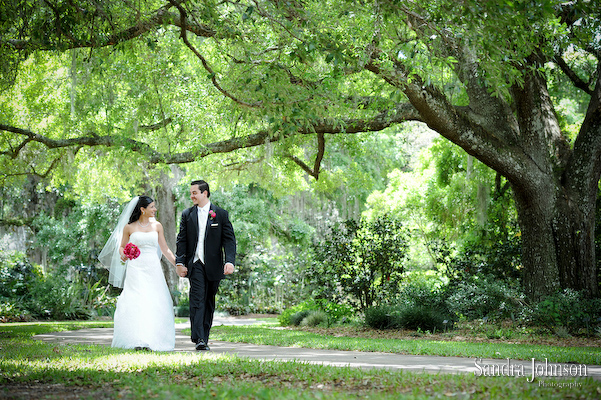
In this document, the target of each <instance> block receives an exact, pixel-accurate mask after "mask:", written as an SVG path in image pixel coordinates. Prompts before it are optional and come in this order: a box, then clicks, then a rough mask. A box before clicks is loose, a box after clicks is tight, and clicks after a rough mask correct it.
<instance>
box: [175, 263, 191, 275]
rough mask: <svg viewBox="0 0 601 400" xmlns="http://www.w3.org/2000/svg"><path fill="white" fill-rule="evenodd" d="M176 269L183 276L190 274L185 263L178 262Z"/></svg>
mask: <svg viewBox="0 0 601 400" xmlns="http://www.w3.org/2000/svg"><path fill="white" fill-rule="evenodd" d="M175 270H176V271H177V274H178V275H179V276H181V277H182V278H185V277H186V275H187V274H188V268H186V267H184V265H183V264H177V265H176V266H175Z"/></svg>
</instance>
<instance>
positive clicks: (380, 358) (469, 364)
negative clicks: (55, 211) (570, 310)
mask: <svg viewBox="0 0 601 400" xmlns="http://www.w3.org/2000/svg"><path fill="white" fill-rule="evenodd" d="M254 323H261V321H257V320H255V319H252V318H250V319H239V318H233V317H216V318H215V320H214V323H213V326H219V325H245V324H254ZM185 328H189V323H185V324H178V325H176V335H175V351H177V352H195V353H198V354H199V355H201V356H202V355H203V354H207V353H206V352H196V350H195V349H194V346H193V344H192V342H191V341H190V337H189V336H188V335H184V334H182V329H185ZM112 338H113V329H112V328H93V329H82V330H77V331H69V332H56V333H47V334H42V335H36V336H34V339H37V340H41V341H45V342H53V343H61V344H98V345H105V346H110V345H111V341H112ZM209 346H210V347H211V351H210V352H211V353H214V354H231V355H237V356H239V357H248V358H253V359H260V360H276V361H300V362H306V363H313V364H322V365H331V366H338V367H355V368H365V369H369V368H386V369H391V370H406V371H417V372H432V373H469V374H476V375H477V376H499V375H509V376H515V377H522V378H521V379H531V378H532V370H533V368H532V361H518V360H507V359H505V360H499V359H478V360H476V359H474V358H464V357H439V356H414V355H403V354H392V353H372V352H360V351H338V350H319V349H305V348H298V347H277V346H263V345H254V344H245V343H229V342H222V341H210V342H209ZM558 366H559V367H560V368H561V369H562V370H563V371H565V372H563V374H564V375H567V376H568V377H569V376H575V377H579V376H584V372H585V373H586V376H590V377H593V378H594V379H595V380H598V381H601V366H599V365H586V366H584V365H580V364H563V363H562V364H558V363H554V362H553V360H549V361H548V363H547V364H545V360H535V367H534V370H535V374H536V377H537V379H543V378H545V377H551V376H553V375H557V374H558V373H556V372H555V373H554V372H552V371H554V370H555V369H557V368H558Z"/></svg>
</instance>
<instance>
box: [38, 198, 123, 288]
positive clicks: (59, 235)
mask: <svg viewBox="0 0 601 400" xmlns="http://www.w3.org/2000/svg"><path fill="white" fill-rule="evenodd" d="M119 210H120V207H119V206H118V205H117V204H115V203H112V202H107V203H100V204H87V205H86V204H81V203H75V202H73V201H70V200H66V199H64V198H59V201H58V202H57V205H56V206H55V208H54V211H53V212H52V211H50V213H52V214H54V215H52V216H48V215H47V214H42V215H40V216H39V217H37V218H36V219H35V222H34V223H35V226H36V230H37V232H36V235H35V239H36V242H35V245H36V246H37V247H39V248H41V249H45V250H46V251H47V255H48V259H49V264H50V266H51V268H65V267H72V268H76V269H77V270H79V271H80V274H81V276H82V278H83V279H84V280H86V281H91V282H96V281H97V280H99V279H101V278H103V277H104V278H106V276H107V275H108V273H107V271H106V270H104V269H103V268H95V267H96V266H97V265H98V266H99V263H98V259H97V256H98V254H100V251H101V250H102V247H103V246H104V244H105V243H106V240H107V239H108V236H109V235H110V229H111V227H112V226H113V225H114V223H115V222H114V221H116V220H117V218H118V215H119Z"/></svg>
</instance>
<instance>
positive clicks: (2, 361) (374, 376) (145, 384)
mask: <svg viewBox="0 0 601 400" xmlns="http://www.w3.org/2000/svg"><path fill="white" fill-rule="evenodd" d="M111 325H112V323H110V322H75V323H73V322H50V323H27V324H25V323H21V324H16V323H15V324H13V323H11V324H2V325H0V398H5V397H8V398H14V399H41V398H56V399H62V398H83V399H85V398H89V399H95V400H100V399H121V398H124V399H149V398H156V399H213V398H224V399H225V398H227V399H349V398H351V399H352V398H357V399H358V398H369V399H405V398H406V399H422V398H448V397H451V398H460V399H467V398H469V399H481V398H482V399H485V398H486V399H490V398H493V399H494V398H512V399H515V398H520V399H541V398H545V399H565V398H576V399H592V398H599V397H600V396H601V383H599V382H596V381H593V380H592V379H591V378H577V379H575V380H561V381H553V382H550V381H549V380H547V381H546V382H545V384H542V385H541V383H540V382H535V383H528V382H527V381H526V379H525V378H524V377H477V376H474V375H471V374H462V375H450V374H437V375H435V374H428V373H410V372H402V371H401V372H393V371H386V370H376V369H374V370H369V371H366V370H360V369H352V368H349V367H342V368H340V367H328V366H319V365H312V364H307V363H300V362H275V361H269V362H267V361H260V360H249V359H243V358H238V357H235V356H231V355H228V356H225V355H219V354H213V353H210V352H209V353H204V352H203V353H194V352H182V353H177V352H172V353H147V352H135V351H125V350H118V349H113V348H110V347H106V346H93V345H88V346H84V345H62V344H52V343H45V342H40V341H36V340H33V339H32V338H31V337H32V336H33V335H35V334H38V333H46V332H51V331H62V330H71V329H79V328H87V327H102V326H111ZM251 328H252V329H251ZM251 328H249V327H237V328H231V329H230V327H219V328H215V335H216V336H219V337H215V339H221V338H222V337H223V336H225V335H234V334H236V333H235V332H236V331H238V335H241V336H246V337H247V338H248V337H251V336H254V335H257V337H262V338H261V339H260V340H267V339H266V338H269V337H271V339H269V340H275V339H276V338H277V337H282V336H286V337H288V339H286V340H293V341H294V345H299V346H300V345H303V343H307V344H312V345H315V343H321V346H323V345H324V343H328V342H329V343H331V344H330V345H335V346H338V345H339V344H337V343H338V342H337V341H336V340H334V339H341V342H344V338H327V337H319V338H317V339H316V338H314V337H312V336H310V335H305V336H302V335H295V334H294V331H283V330H274V329H271V328H270V326H268V325H265V326H261V327H251ZM273 332H275V333H273ZM284 332H286V335H284V334H283V333H284ZM288 333H290V335H288ZM317 336H319V335H317ZM347 343H352V346H359V349H363V350H367V349H368V347H367V344H366V343H355V342H354V341H347ZM382 345H383V344H382ZM388 345H389V346H391V345H390V344H388ZM328 346H329V345H328ZM374 346H375V345H374ZM377 346H380V345H377ZM439 346H440V347H441V348H442V347H443V346H444V344H443V343H441V344H439ZM306 347H311V346H306ZM328 348H329V347H328ZM372 348H375V347H372ZM424 349H427V348H426V347H424ZM423 351H424V352H426V350H423ZM474 351H475V350H474ZM479 351H480V350H479ZM482 351H484V350H482ZM487 351H490V350H487ZM575 354H578V353H575ZM551 383H553V385H551ZM560 385H561V386H560ZM53 396H54V397H53ZM73 396H76V397H73Z"/></svg>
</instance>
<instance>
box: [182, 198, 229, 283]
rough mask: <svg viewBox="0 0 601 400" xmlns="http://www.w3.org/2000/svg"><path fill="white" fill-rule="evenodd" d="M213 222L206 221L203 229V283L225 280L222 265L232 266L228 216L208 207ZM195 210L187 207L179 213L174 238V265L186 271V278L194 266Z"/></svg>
mask: <svg viewBox="0 0 601 400" xmlns="http://www.w3.org/2000/svg"><path fill="white" fill-rule="evenodd" d="M211 210H213V211H214V212H215V214H216V215H215V218H211V217H210V212H209V217H208V218H207V228H206V230H205V239H204V247H205V248H204V251H205V252H204V258H205V271H206V276H207V279H208V280H210V281H218V280H221V279H223V278H224V277H225V275H224V274H223V266H224V265H225V264H226V263H228V262H229V263H232V264H235V263H234V261H235V259H236V237H235V236H234V228H233V227H232V223H231V222H230V219H229V215H228V212H227V211H225V210H224V209H223V208H219V207H217V206H215V205H213V204H212V203H211ZM198 232H199V229H198V207H196V206H193V207H190V208H188V209H186V210H184V212H182V219H181V221H180V224H179V234H178V235H177V242H176V244H177V250H176V257H175V259H176V262H177V263H181V264H184V265H185V266H186V267H187V268H188V274H189V273H190V270H191V268H192V263H193V262H194V255H195V254H196V246H197V244H198Z"/></svg>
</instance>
